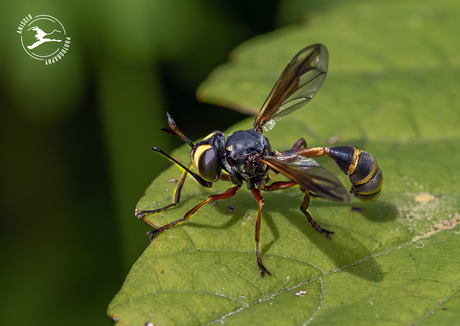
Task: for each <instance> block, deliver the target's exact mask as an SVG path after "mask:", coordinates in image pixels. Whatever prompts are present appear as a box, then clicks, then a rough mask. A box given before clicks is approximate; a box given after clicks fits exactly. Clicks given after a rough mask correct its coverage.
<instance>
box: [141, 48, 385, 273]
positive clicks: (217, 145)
mask: <svg viewBox="0 0 460 326" xmlns="http://www.w3.org/2000/svg"><path fill="white" fill-rule="evenodd" d="M327 65H328V51H327V49H326V47H325V46H324V45H322V44H314V45H310V46H308V47H306V48H305V49H303V50H302V51H300V52H299V53H298V54H297V55H296V56H295V57H294V58H293V59H292V61H291V62H290V63H289V64H288V65H287V67H286V68H285V69H284V71H283V73H282V74H281V76H280V78H279V79H278V81H277V82H276V84H275V86H274V88H273V89H272V91H271V92H270V95H269V96H268V98H267V99H266V101H265V103H264V105H263V106H262V108H261V109H260V111H259V113H258V114H257V117H256V119H255V121H254V125H253V127H252V129H249V130H239V131H236V132H234V133H232V134H231V135H229V136H228V137H227V139H226V140H225V136H224V134H223V133H222V132H220V131H214V132H212V133H211V134H209V135H208V136H206V137H205V138H204V139H203V140H201V141H199V142H198V143H196V144H194V143H193V142H192V141H191V140H190V139H189V138H187V137H186V136H185V135H184V134H183V133H182V132H181V131H180V130H179V129H178V128H177V125H176V123H175V122H174V120H173V119H172V118H171V116H170V115H169V114H167V116H168V125H169V128H164V129H162V130H163V131H165V132H166V133H168V134H170V135H174V136H177V137H179V138H180V139H182V140H183V141H185V142H186V143H187V144H188V145H189V146H190V147H191V153H190V158H191V163H189V164H188V166H184V165H182V164H181V163H179V162H178V161H176V160H175V159H174V158H172V157H171V156H169V155H168V154H166V153H165V152H163V151H162V150H161V149H159V148H157V147H153V150H154V151H156V152H159V153H161V154H163V155H164V156H166V157H168V158H169V159H170V160H172V161H173V162H174V163H176V164H178V165H179V166H181V167H182V168H183V169H184V173H183V175H182V178H181V179H180V181H179V183H178V186H177V189H176V193H175V197H174V201H173V203H171V204H169V205H167V206H165V207H162V208H159V209H155V210H145V211H138V210H137V209H136V216H137V217H138V218H143V217H145V215H146V214H152V213H159V212H162V211H164V210H166V209H168V208H171V207H174V206H176V205H177V204H178V203H179V200H180V193H181V190H182V187H183V185H184V182H185V178H186V176H187V174H188V173H190V174H191V175H192V176H193V177H194V178H195V180H196V181H197V182H198V183H199V184H200V185H202V186H203V187H212V185H213V183H214V182H216V181H218V180H223V181H230V182H231V183H232V184H233V186H232V187H230V188H229V189H228V190H227V191H225V192H224V193H221V194H216V195H212V196H209V197H208V198H207V199H206V200H204V201H202V202H201V203H199V204H198V205H196V206H195V207H193V208H192V209H191V210H190V211H188V212H187V213H186V214H185V216H184V217H183V218H181V219H178V220H176V221H173V222H171V223H169V224H166V225H164V226H162V227H159V228H157V227H156V226H154V225H152V224H151V225H152V226H153V227H155V229H154V230H152V231H150V232H148V233H147V234H148V235H150V241H152V240H153V239H154V238H156V237H157V236H158V235H159V234H161V233H162V232H163V231H165V230H167V229H169V228H172V227H174V226H176V225H178V224H181V223H183V222H185V221H187V220H188V219H189V218H190V217H191V216H192V215H193V214H194V213H195V212H196V211H198V209H200V207H202V206H203V205H204V204H206V203H209V202H213V201H216V200H221V199H227V198H230V197H232V196H234V195H235V193H236V192H237V191H238V190H239V189H240V188H241V187H242V185H243V182H246V184H247V187H248V189H249V190H250V191H251V193H252V195H253V196H254V198H255V200H256V201H257V203H258V204H259V211H258V215H257V220H256V224H255V242H256V257H257V265H258V266H259V269H260V276H261V277H263V276H264V275H265V274H268V275H271V274H270V272H269V271H268V270H267V268H265V266H264V264H263V263H262V258H261V255H260V250H259V243H260V228H261V216H262V206H263V204H264V199H263V197H262V195H261V190H263V191H275V190H281V189H286V188H290V187H293V186H295V185H300V189H301V191H302V192H303V193H304V197H303V202H302V204H301V206H300V210H301V212H302V213H303V214H304V215H305V216H306V217H307V219H308V221H309V222H310V223H311V225H312V226H313V227H314V228H315V229H316V230H317V231H318V232H320V233H321V234H324V235H325V236H326V238H327V239H331V235H332V234H334V232H331V231H328V230H326V229H324V228H322V227H321V226H320V225H319V224H317V223H316V222H315V221H314V220H313V218H312V217H311V215H310V213H309V212H308V210H307V209H308V206H309V204H310V197H311V196H316V197H323V198H327V199H330V200H333V201H337V202H343V203H346V202H348V201H349V196H348V192H347V190H346V189H345V188H344V186H343V185H342V183H341V182H340V180H339V179H338V178H337V177H336V176H335V175H334V174H332V173H331V172H329V171H328V170H327V169H325V168H324V167H321V166H320V165H319V164H318V163H317V162H316V161H315V160H314V159H312V157H316V156H323V155H326V156H329V157H330V158H332V159H333V160H334V161H335V162H336V164H337V165H338V166H339V168H340V169H341V170H342V172H343V173H345V174H346V175H348V176H349V179H350V182H351V184H352V186H351V190H350V193H352V194H353V195H354V196H355V197H357V198H358V199H360V200H361V201H363V202H372V201H374V200H376V199H377V198H378V197H379V195H380V191H381V187H382V182H383V174H382V171H381V169H380V168H379V166H378V165H377V162H376V160H375V158H374V157H373V156H372V155H370V154H369V153H367V152H364V151H360V150H359V149H357V148H355V147H352V146H338V147H307V143H306V141H305V140H304V139H303V138H301V139H299V140H298V141H297V142H296V143H295V144H294V145H293V146H292V148H291V149H288V150H285V151H278V150H272V148H271V146H270V143H269V141H268V139H267V138H266V137H265V136H264V135H263V134H262V132H263V130H269V129H271V128H273V126H274V124H275V122H276V121H278V120H280V119H282V118H284V117H285V116H287V115H288V114H290V113H292V112H294V111H295V110H298V109H300V108H301V107H302V106H304V105H305V104H306V103H308V102H309V101H310V100H311V99H312V98H313V96H314V95H315V94H316V92H317V91H318V89H319V88H320V87H321V85H322V84H323V82H324V79H325V78H326V73H327V70H328V67H327ZM191 166H193V171H192V170H190V168H191ZM278 173H281V174H283V175H285V176H286V177H287V178H288V179H289V180H290V181H274V182H271V183H270V181H271V180H272V179H273V178H275V177H276V175H277V174H278ZM147 223H148V222H147Z"/></svg>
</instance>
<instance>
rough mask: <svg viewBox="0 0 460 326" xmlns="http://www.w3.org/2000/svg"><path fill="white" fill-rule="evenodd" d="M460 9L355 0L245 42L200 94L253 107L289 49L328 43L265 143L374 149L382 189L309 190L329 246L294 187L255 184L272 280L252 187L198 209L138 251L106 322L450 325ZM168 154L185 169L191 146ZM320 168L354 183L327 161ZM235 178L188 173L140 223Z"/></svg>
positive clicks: (459, 155)
mask: <svg viewBox="0 0 460 326" xmlns="http://www.w3.org/2000/svg"><path fill="white" fill-rule="evenodd" d="M459 16H460V4H459V3H458V2H456V1H436V2H430V1H423V2H420V1H408V2H404V3H401V2H399V1H386V2H378V1H369V2H353V3H350V4H343V5H341V6H336V7H334V8H329V9H328V10H327V11H318V12H315V13H314V14H312V15H311V16H309V24H308V25H307V26H292V27H286V28H283V29H280V30H278V31H276V32H273V33H270V34H267V35H264V36H261V37H258V38H256V39H253V40H250V41H248V42H246V43H244V44H242V45H241V46H240V47H238V48H237V49H236V50H235V51H234V53H233V55H232V58H233V61H232V62H230V63H228V64H225V65H223V66H221V67H219V68H217V69H216V70H215V72H213V73H212V74H211V76H210V77H209V78H208V80H206V81H205V82H204V83H203V85H202V87H200V90H199V96H200V98H201V99H203V100H206V101H209V102H213V103H217V104H220V105H227V106H229V107H233V108H239V109H241V110H245V111H246V112H252V113H253V114H255V113H257V111H258V108H259V107H260V106H261V104H262V103H263V102H264V100H265V97H266V96H267V95H268V93H269V92H270V89H271V87H272V86H273V84H274V83H275V81H276V79H277V78H278V77H279V74H280V73H281V71H282V70H283V68H284V66H285V65H286V64H287V63H288V62H289V60H290V59H291V58H292V57H293V56H294V55H295V54H296V53H297V51H299V50H300V49H302V48H303V47H305V46H306V45H308V44H313V43H316V42H321V43H324V44H325V45H326V46H327V47H328V49H329V55H330V64H329V73H328V74H329V76H328V77H327V79H326V82H325V84H324V85H323V87H322V88H321V90H320V91H319V92H318V94H317V95H316V96H315V98H314V99H313V100H312V101H311V103H309V104H308V105H307V106H306V107H305V108H302V109H301V110H299V111H296V112H295V113H294V114H292V115H289V116H288V117H286V118H285V119H283V120H282V121H280V122H278V123H277V125H276V126H275V128H274V129H273V130H271V131H270V132H267V133H265V136H266V137H268V138H269V140H270V142H271V144H272V147H273V148H278V149H280V150H284V149H288V148H290V147H291V146H292V144H293V143H294V142H295V141H297V140H298V139H299V138H300V137H304V138H305V139H306V140H307V142H308V145H309V146H329V144H330V142H334V141H337V140H338V142H337V143H334V145H353V146H356V147H358V148H360V149H362V150H365V151H368V152H370V153H372V155H374V156H375V157H376V158H377V160H378V162H379V166H380V167H381V168H382V171H383V174H384V178H385V179H384V184H383V190H382V194H381V196H380V198H379V200H378V201H376V202H374V203H371V204H364V203H361V202H359V201H358V200H357V199H352V201H351V203H350V204H347V205H343V204H338V203H334V202H331V201H327V200H323V199H314V200H313V201H312V203H311V205H310V209H309V211H310V213H311V215H312V216H313V218H314V219H315V220H316V222H318V223H319V224H320V225H321V226H323V227H324V228H326V229H328V230H332V231H334V232H335V235H334V236H333V237H332V241H329V240H327V239H326V238H325V237H324V236H323V235H321V234H319V233H318V232H316V231H315V230H314V229H313V228H312V227H311V226H310V224H309V223H308V221H307V220H306V219H305V217H304V215H303V214H302V213H301V212H300V211H299V207H300V204H301V202H302V194H301V192H300V191H299V190H298V189H296V188H293V189H288V190H283V191H278V192H271V193H263V196H264V199H265V205H264V212H263V221H262V231H261V250H262V259H263V261H264V264H265V266H266V267H267V268H268V269H269V270H270V272H271V273H272V275H271V276H266V277H264V278H260V276H259V271H258V268H257V263H256V257H255V242H254V219H255V217H256V216H257V215H256V214H257V203H256V201H255V200H254V198H253V197H252V196H251V194H250V193H249V192H248V191H247V190H246V189H242V190H240V191H239V192H238V193H237V194H236V195H235V196H234V197H233V198H230V199H228V200H222V201H218V202H216V203H213V204H212V205H211V204H207V205H205V206H203V207H202V208H201V209H200V210H199V211H198V213H197V214H195V215H194V216H193V217H192V218H191V219H190V220H189V221H188V222H187V223H184V224H183V225H181V226H179V227H176V228H173V229H170V230H168V231H166V232H165V233H163V234H161V235H160V236H159V237H157V238H156V239H155V240H154V241H153V242H152V243H151V244H150V245H149V246H148V247H147V249H146V250H145V252H144V253H143V254H142V256H141V257H140V258H139V260H138V261H137V262H136V263H135V264H134V266H133V267H132V270H131V271H130V273H129V275H128V276H127V279H126V282H125V284H124V285H123V287H122V288H121V290H120V292H119V293H118V294H117V295H116V297H115V298H114V299H113V301H112V302H111V304H110V307H109V315H110V316H112V318H114V319H115V320H117V321H118V324H119V325H144V323H146V322H151V323H152V324H154V325H156V326H158V325H202V324H213V323H221V324H228V325H255V324H261V325H262V324H268V325H281V324H283V325H318V324H326V323H327V324H328V325H357V324H362V325H369V324H371V323H372V324H373V325H389V324H391V325H393V324H394V325H408V324H418V325H459V324H460V322H459V320H460V294H459V289H460V273H459V271H460V240H459V239H460V238H459V237H460V227H459V226H458V222H459V221H460V215H459V195H460V193H459V192H460V188H459V181H458V180H459V178H460V167H459V162H460V137H459V136H460V128H459V127H458V126H460V107H459V106H460V96H459V92H458V90H459V89H460V79H459V72H460V71H459V64H460V56H458V53H460V45H459V44H460V43H459V42H458V40H457V36H456V35H457V34H458V31H459V30H460V20H459V19H458V17H459ZM252 123H253V118H249V119H247V120H245V121H243V122H241V123H239V124H237V125H235V126H233V127H232V128H231V130H227V131H225V134H226V135H228V134H229V133H231V132H232V131H235V130H240V129H249V128H250V127H251V126H252ZM165 125H166V119H165ZM179 128H180V126H179ZM211 131H212V130H209V131H206V132H203V136H205V135H206V134H207V133H208V132H211ZM174 157H177V158H180V159H181V160H182V161H183V162H184V163H188V162H189V148H187V147H186V146H184V147H181V148H180V149H179V150H177V151H176V152H175V153H174ZM318 161H319V162H320V164H321V165H323V166H325V167H326V168H328V169H330V170H331V171H332V172H334V173H335V174H336V175H337V176H339V178H340V179H341V180H342V182H343V183H344V184H345V185H346V187H347V188H348V187H349V181H348V180H347V177H346V176H345V175H343V174H342V173H341V172H340V170H339V169H338V168H337V167H336V166H335V164H334V162H331V160H327V159H324V160H318ZM181 174H182V171H181V170H180V169H179V168H177V167H175V166H173V167H171V168H169V169H168V170H166V171H165V172H164V173H163V174H161V175H160V176H159V177H158V178H157V179H156V180H155V181H154V182H153V183H152V184H151V185H150V186H149V188H148V189H147V192H146V195H145V196H144V197H142V198H141V200H140V201H139V203H138V206H137V207H138V208H139V209H141V210H146V209H155V208H159V207H162V206H164V205H166V204H169V203H171V202H172V198H173V194H174V189H175V187H176V185H177V180H179V179H180V177H181ZM172 179H175V180H176V182H173V181H174V180H172ZM230 186H231V185H230V184H229V183H225V182H222V181H221V182H217V183H216V184H215V185H214V186H213V188H211V189H203V188H202V187H200V186H199V185H198V184H197V183H196V182H195V181H194V180H193V179H192V178H190V177H187V180H186V183H185V186H184V188H183V191H182V197H181V202H180V204H179V205H178V206H177V207H175V208H173V209H170V210H168V211H166V212H164V213H162V214H156V215H151V216H148V220H149V221H150V222H151V223H153V224H155V225H157V226H161V225H164V224H166V223H169V222H171V221H173V220H176V219H179V218H182V217H183V216H184V214H185V213H186V212H187V211H188V210H190V209H191V208H192V207H193V206H195V205H196V204H198V203H199V202H200V201H202V200H204V199H206V198H207V196H209V195H211V194H215V193H221V192H223V191H225V190H226V189H227V188H229V187H230ZM229 205H233V206H234V208H233V210H229V208H228V206H229ZM354 207H360V208H364V210H363V211H362V212H354V210H353V209H352V208H354ZM146 242H147V240H146ZM305 291H306V292H305Z"/></svg>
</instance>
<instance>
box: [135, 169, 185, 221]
mask: <svg viewBox="0 0 460 326" xmlns="http://www.w3.org/2000/svg"><path fill="white" fill-rule="evenodd" d="M191 165H192V163H190V164H189V165H188V166H187V168H188V169H190V166H191ZM187 173H188V172H187V170H185V171H184V173H183V174H182V177H181V179H180V181H179V184H178V185H177V187H176V190H175V192H174V202H172V203H171V204H169V205H166V206H165V207H161V208H157V209H152V210H146V211H138V210H137V208H136V210H135V212H134V214H135V215H136V217H137V218H144V217H145V215H147V214H155V213H160V212H163V211H165V210H167V209H169V208H171V207H174V206H177V204H179V200H180V193H181V191H182V187H183V186H184V182H185V179H186V177H187ZM144 221H145V220H144ZM145 222H147V223H148V224H150V225H151V226H153V227H155V226H154V225H152V224H151V223H149V221H145Z"/></svg>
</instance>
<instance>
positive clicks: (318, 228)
mask: <svg viewBox="0 0 460 326" xmlns="http://www.w3.org/2000/svg"><path fill="white" fill-rule="evenodd" d="M309 205H310V194H309V192H308V191H305V195H304V198H303V203H302V205H301V206H300V211H301V212H302V213H304V215H305V216H306V217H307V219H308V221H309V222H310V224H311V225H312V226H313V227H314V228H315V230H316V231H318V232H319V233H321V234H324V235H325V236H326V238H328V239H329V240H331V234H334V232H332V231H328V230H326V229H324V228H322V227H321V226H320V225H319V224H317V223H316V222H315V221H314V220H313V218H312V217H311V215H310V213H309V212H308V211H307V209H308V206H309Z"/></svg>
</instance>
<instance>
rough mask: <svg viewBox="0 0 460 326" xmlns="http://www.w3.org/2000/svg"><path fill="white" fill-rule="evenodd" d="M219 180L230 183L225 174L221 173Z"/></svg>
mask: <svg viewBox="0 0 460 326" xmlns="http://www.w3.org/2000/svg"><path fill="white" fill-rule="evenodd" d="M219 180H222V181H232V180H230V177H229V176H228V174H225V173H221V174H220V175H219Z"/></svg>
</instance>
